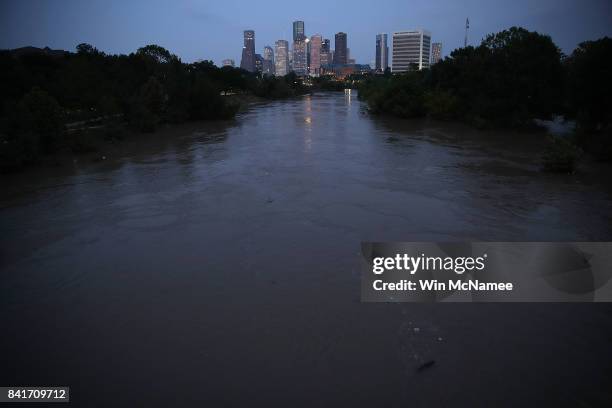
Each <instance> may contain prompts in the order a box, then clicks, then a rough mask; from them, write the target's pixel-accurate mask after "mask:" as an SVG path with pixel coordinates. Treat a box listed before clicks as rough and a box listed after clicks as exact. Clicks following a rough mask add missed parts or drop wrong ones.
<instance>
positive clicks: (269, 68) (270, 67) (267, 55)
mask: <svg viewBox="0 0 612 408" xmlns="http://www.w3.org/2000/svg"><path fill="white" fill-rule="evenodd" d="M275 71H276V67H275V66H274V50H273V49H272V47H270V46H269V45H266V46H265V47H264V52H263V71H262V72H263V73H264V74H266V75H274V72H275Z"/></svg>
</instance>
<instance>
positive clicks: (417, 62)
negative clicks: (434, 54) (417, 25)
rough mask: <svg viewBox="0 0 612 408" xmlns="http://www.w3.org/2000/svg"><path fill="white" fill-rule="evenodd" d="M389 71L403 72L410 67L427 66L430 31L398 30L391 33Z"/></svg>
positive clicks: (421, 67) (419, 67) (420, 67)
mask: <svg viewBox="0 0 612 408" xmlns="http://www.w3.org/2000/svg"><path fill="white" fill-rule="evenodd" d="M392 47H393V51H392V54H393V55H392V57H391V71H392V72H405V71H408V70H409V69H411V68H412V67H414V68H416V69H419V70H421V69H423V68H428V67H429V58H430V56H429V54H430V47H431V33H430V32H429V31H425V30H412V31H399V32H395V33H393V43H392Z"/></svg>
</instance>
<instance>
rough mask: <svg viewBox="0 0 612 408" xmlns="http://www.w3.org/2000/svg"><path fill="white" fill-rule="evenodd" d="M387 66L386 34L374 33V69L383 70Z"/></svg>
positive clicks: (387, 47)
mask: <svg viewBox="0 0 612 408" xmlns="http://www.w3.org/2000/svg"><path fill="white" fill-rule="evenodd" d="M388 66H389V46H388V45H387V34H384V33H382V34H377V35H376V67H375V69H376V71H378V72H385V70H386V69H387V67H388Z"/></svg>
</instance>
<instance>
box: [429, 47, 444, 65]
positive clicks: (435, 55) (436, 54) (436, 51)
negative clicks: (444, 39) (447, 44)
mask: <svg viewBox="0 0 612 408" xmlns="http://www.w3.org/2000/svg"><path fill="white" fill-rule="evenodd" d="M440 61H442V43H439V42H435V43H432V44H431V65H433V64H436V63H438V62H440Z"/></svg>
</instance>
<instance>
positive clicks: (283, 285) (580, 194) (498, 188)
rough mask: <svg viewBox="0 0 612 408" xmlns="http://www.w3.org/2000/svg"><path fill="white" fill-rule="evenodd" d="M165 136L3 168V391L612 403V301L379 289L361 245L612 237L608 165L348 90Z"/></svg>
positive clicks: (126, 398) (392, 402)
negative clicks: (557, 167) (370, 100)
mask: <svg viewBox="0 0 612 408" xmlns="http://www.w3.org/2000/svg"><path fill="white" fill-rule="evenodd" d="M164 132H165V133H164ZM168 132H170V133H172V135H171V137H166V136H164V135H165V134H166V133H168ZM161 136H163V138H162V137H161ZM161 136H160V134H158V135H154V136H151V141H150V142H147V143H143V147H142V148H141V149H139V152H138V153H134V152H132V153H129V154H125V155H121V156H116V157H115V156H109V157H107V159H106V160H104V161H101V162H99V163H95V164H88V165H83V166H81V165H80V164H79V163H77V164H75V166H74V168H71V169H69V170H67V169H61V170H57V171H55V170H54V171H46V172H44V173H45V174H33V173H32V172H29V173H26V174H21V175H13V176H5V177H3V178H2V179H0V180H2V183H3V185H4V187H3V189H2V190H3V191H2V193H1V195H0V228H1V234H0V251H1V252H0V323H1V325H2V336H1V340H0V346H1V350H2V353H1V356H0V359H1V360H0V366H1V367H2V369H1V370H0V385H68V386H70V387H71V398H72V401H73V402H74V403H75V404H76V405H77V406H186V405H189V406H249V405H255V404H258V403H259V404H262V403H269V404H272V405H277V404H283V405H285V406H296V405H297V406H302V405H303V406H343V405H349V404H350V405H352V406H363V405H370V406H417V407H418V406H430V405H435V406H440V405H443V406H520V405H525V404H529V405H539V406H544V405H548V404H551V402H552V403H554V406H566V405H567V406H579V405H580V404H586V405H584V406H597V405H598V404H599V403H601V401H610V399H611V398H612V391H611V388H610V384H612V348H611V347H610V344H611V341H612V308H611V307H610V306H609V305H605V304H599V305H598V304H576V305H570V304H366V303H361V302H360V271H359V263H358V261H359V258H358V253H359V249H360V242H361V241H374V240H376V241H416V240H419V241H458V240H494V241H546V240H552V241H564V240H571V241H589V240H606V241H609V240H612V228H611V226H612V185H611V184H610V183H609V180H610V178H609V168H608V169H607V170H606V168H605V167H597V166H598V165H596V164H589V163H586V164H585V165H583V167H582V168H581V169H580V171H579V172H578V173H577V174H575V175H549V174H544V173H541V172H540V171H539V162H538V161H539V156H540V153H541V151H542V149H543V146H544V143H543V139H544V138H545V135H543V134H513V133H506V134H504V133H500V132H488V131H476V130H473V129H470V128H468V127H465V126H461V125H453V124H447V123H436V122H427V121H400V120H394V119H388V118H373V117H371V116H369V115H368V114H367V113H366V112H365V110H364V107H363V105H362V103H361V102H360V101H358V100H357V99H356V95H355V93H354V92H353V93H352V94H350V93H344V94H343V93H326V94H315V95H312V96H306V97H303V98H300V99H295V100H288V101H279V102H272V103H262V104H256V105H253V106H252V107H251V108H250V109H248V110H247V111H245V112H244V113H241V114H240V115H239V116H238V118H237V119H236V120H234V121H231V122H222V123H203V124H190V125H187V126H183V127H177V128H173V129H169V130H168V129H167V130H164V131H161ZM510 143H511V144H512V147H510V146H509V144H510ZM606 171H608V174H606ZM431 360H433V361H435V364H434V365H433V366H431V367H429V368H427V369H426V370H421V371H418V370H417V368H418V367H419V366H420V365H422V364H423V363H425V362H427V361H431ZM92 395H95V396H96V398H95V399H92V397H91V396H92Z"/></svg>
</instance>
